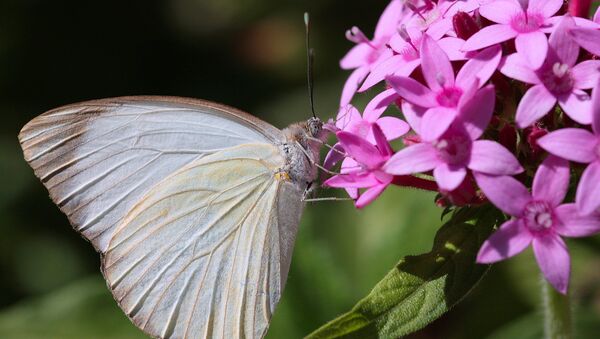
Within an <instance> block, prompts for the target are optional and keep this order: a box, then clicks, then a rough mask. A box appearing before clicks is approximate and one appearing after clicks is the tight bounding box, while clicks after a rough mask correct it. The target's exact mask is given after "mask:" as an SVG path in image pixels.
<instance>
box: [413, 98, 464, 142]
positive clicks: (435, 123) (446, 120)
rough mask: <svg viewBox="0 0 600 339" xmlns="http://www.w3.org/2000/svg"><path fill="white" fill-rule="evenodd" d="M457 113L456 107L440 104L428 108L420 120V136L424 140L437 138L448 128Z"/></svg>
mask: <svg viewBox="0 0 600 339" xmlns="http://www.w3.org/2000/svg"><path fill="white" fill-rule="evenodd" d="M457 114H458V113H457V112H456V109H453V108H448V107H441V106H440V107H434V108H430V109H429V110H428V111H427V112H425V115H424V116H423V120H421V138H422V139H423V140H425V141H433V140H435V139H438V138H439V137H440V136H442V134H444V132H446V131H447V130H448V127H450V125H451V124H452V122H454V119H456V116H457Z"/></svg>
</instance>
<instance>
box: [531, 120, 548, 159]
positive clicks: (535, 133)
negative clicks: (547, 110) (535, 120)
mask: <svg viewBox="0 0 600 339" xmlns="http://www.w3.org/2000/svg"><path fill="white" fill-rule="evenodd" d="M527 132H528V133H527V143H528V144H529V149H530V150H531V157H532V158H533V160H535V159H537V158H538V157H539V156H540V155H541V154H542V152H543V151H544V150H543V149H542V148H541V147H540V145H538V140H539V139H540V138H541V137H543V136H544V135H546V134H548V130H547V129H545V128H541V127H539V126H538V125H537V124H536V125H533V127H531V128H530V129H529V131H527Z"/></svg>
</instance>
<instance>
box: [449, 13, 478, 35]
mask: <svg viewBox="0 0 600 339" xmlns="http://www.w3.org/2000/svg"><path fill="white" fill-rule="evenodd" d="M452 25H453V26H454V31H455V32H456V36H457V37H459V38H461V39H463V40H467V39H469V38H470V37H471V36H473V34H475V33H477V32H479V26H478V25H477V22H476V21H475V19H473V17H471V16H470V15H469V14H467V13H465V12H458V13H456V14H455V15H454V17H453V18H452Z"/></svg>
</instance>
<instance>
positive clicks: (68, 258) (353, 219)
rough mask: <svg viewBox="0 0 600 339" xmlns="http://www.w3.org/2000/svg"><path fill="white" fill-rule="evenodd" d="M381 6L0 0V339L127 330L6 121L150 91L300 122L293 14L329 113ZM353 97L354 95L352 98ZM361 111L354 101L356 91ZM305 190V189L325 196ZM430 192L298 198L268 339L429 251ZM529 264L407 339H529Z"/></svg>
mask: <svg viewBox="0 0 600 339" xmlns="http://www.w3.org/2000/svg"><path fill="white" fill-rule="evenodd" d="M386 4H387V1H381V0H378V1H341V0H311V1H278V0H253V1H248V0H246V1H242V0H172V1H152V0H144V1H142V0H130V1H115V0H105V1H74V0H62V1H47V0H2V1H1V2H0V65H1V66H2V67H0V112H1V113H0V116H1V119H2V120H1V121H2V124H0V174H1V175H0V291H1V293H0V338H27V339H29V338H142V337H143V335H142V334H141V332H139V331H138V330H137V329H136V328H135V327H134V326H133V325H131V324H130V322H129V320H127V318H126V317H125V315H123V314H122V312H121V311H120V310H119V308H118V307H117V306H116V304H115V302H114V301H113V299H112V297H111V295H110V293H109V292H108V291H107V289H106V286H105V283H104V281H103V280H102V277H101V274H100V272H99V269H98V267H99V258H98V255H97V254H96V253H95V252H94V250H93V249H92V247H91V246H90V245H89V244H88V243H87V242H86V241H84V240H83V239H81V238H80V237H79V236H78V235H77V234H76V233H75V232H74V231H72V230H71V228H70V226H69V224H68V221H67V219H66V217H65V216H63V215H62V214H61V213H60V212H59V210H58V208H56V207H55V206H54V204H53V203H52V202H51V201H50V199H49V198H48V194H47V192H46V191H45V189H44V188H43V186H42V185H41V184H40V183H39V182H38V180H37V179H36V178H35V177H34V175H33V173H32V171H31V170H30V168H29V167H28V166H27V165H26V163H25V162H24V160H23V159H22V155H21V150H20V148H19V145H18V142H17V133H18V131H19V130H20V128H21V127H22V126H23V125H24V124H25V123H26V122H27V121H28V120H30V119H31V118H33V117H34V116H36V115H38V114H41V113H42V112H44V111H46V110H48V109H51V108H54V107H57V106H60V105H63V104H67V103H72V102H77V101H81V100H87V99H94V98H102V97H111V96H122V95H136V94H164V95H178V96H190V97H197V98H203V99H208V100H213V101H218V102H223V103H227V104H229V105H232V106H235V107H238V108H240V109H243V110H245V111H248V112H252V113H253V114H255V115H257V116H259V117H261V118H263V119H264V120H266V121H268V122H270V123H272V124H274V125H275V126H278V127H285V126H286V125H287V124H289V123H292V122H295V121H298V120H304V119H306V118H307V117H308V114H309V113H308V112H309V107H308V98H307V94H306V85H305V82H306V80H305V77H306V73H305V72H306V71H305V59H304V55H305V54H304V53H305V50H304V27H303V23H302V13H303V12H304V11H306V10H310V11H311V13H312V18H313V42H314V48H315V50H316V72H315V73H316V101H317V111H318V112H319V114H320V115H321V118H324V119H326V118H329V117H333V116H334V115H335V111H336V107H337V102H338V96H339V94H340V92H341V88H342V85H343V82H344V80H345V77H346V76H347V75H348V73H346V72H343V71H341V70H340V69H339V67H338V60H339V59H340V58H341V57H342V56H343V55H344V53H345V52H346V51H347V50H348V49H349V48H350V47H351V46H352V45H351V43H349V42H348V41H346V40H345V38H344V31H345V30H346V29H347V28H349V27H351V26H352V25H357V26H359V27H361V28H363V29H364V30H365V32H372V31H373V28H374V26H375V23H376V20H377V17H378V15H379V14H380V12H381V11H382V10H383V8H384V7H385V5H386ZM365 98H366V97H365ZM363 104H364V99H363ZM332 194H333V192H331V191H321V195H323V196H328V195H332ZM433 200H434V195H432V194H429V193H423V192H418V191H411V190H404V189H399V188H395V187H392V188H390V189H388V190H387V191H386V192H385V194H384V195H383V197H382V198H381V199H379V200H378V201H376V202H375V203H374V204H372V205H371V206H369V207H367V208H366V209H365V210H362V211H358V210H355V209H354V208H353V207H352V205H351V204H350V203H348V202H337V203H333V202H323V203H317V204H311V205H309V206H308V208H307V210H306V212H305V214H304V217H303V220H302V224H301V227H300V232H299V234H298V240H297V243H296V249H295V253H294V260H293V262H292V267H291V270H290V274H289V280H288V283H287V288H286V291H285V293H284V295H283V298H282V300H281V303H280V304H279V307H278V309H277V312H276V313H275V315H274V318H273V322H272V325H271V329H270V332H269V337H270V338H299V337H301V336H303V335H306V334H308V333H309V332H310V331H312V330H314V329H316V328H317V327H318V326H320V325H321V324H323V323H324V322H326V321H328V320H330V319H332V318H333V317H335V316H336V315H338V314H340V313H342V312H345V311H347V310H348V309H349V308H350V307H352V305H354V303H355V302H357V301H358V300H359V299H360V298H361V297H362V296H364V295H365V294H367V293H368V292H369V290H370V289H371V287H372V286H373V285H374V284H375V283H376V282H377V281H378V280H379V279H381V278H382V277H383V276H384V275H385V274H386V273H387V271H388V270H390V269H391V268H392V266H393V265H394V264H395V263H396V262H397V261H398V259H399V258H400V257H402V256H404V255H408V254H419V253H422V252H426V251H428V250H429V249H430V246H431V244H432V239H433V235H434V234H435V231H436V230H437V228H438V227H439V226H440V224H441V223H440V219H439V215H440V213H441V210H439V209H438V208H437V207H435V206H434V204H433ZM569 246H570V249H571V252H572V255H573V287H572V293H573V298H574V301H575V312H576V314H577V317H576V319H577V336H578V337H580V338H593V337H597V334H598V333H600V270H599V268H600V237H593V238H589V239H585V240H577V241H570V242H569ZM539 288H540V284H539V277H538V269H537V267H536V265H535V262H534V260H533V258H532V255H531V252H530V251H528V252H526V253H524V254H522V255H520V256H518V257H517V258H515V259H513V260H510V261H508V262H506V263H501V264H499V265H496V266H494V267H493V268H492V270H491V271H490V273H489V274H488V275H487V276H486V277H485V278H484V280H483V282H482V283H481V284H479V285H478V286H477V287H476V288H475V290H474V292H473V293H472V294H471V295H469V296H468V297H467V298H466V299H465V300H464V301H463V302H462V303H461V304H460V305H459V306H458V307H456V308H454V309H453V310H452V311H451V312H449V313H448V314H447V315H445V316H444V317H442V318H441V319H439V320H438V321H436V322H434V323H433V324H432V325H430V326H429V327H427V328H426V329H424V330H422V331H420V332H418V333H416V334H414V335H413V337H414V338H486V337H487V338H538V337H540V336H541V321H540V319H539V313H538V311H537V309H538V305H539V304H540V303H541V301H540V299H539V297H538V295H539Z"/></svg>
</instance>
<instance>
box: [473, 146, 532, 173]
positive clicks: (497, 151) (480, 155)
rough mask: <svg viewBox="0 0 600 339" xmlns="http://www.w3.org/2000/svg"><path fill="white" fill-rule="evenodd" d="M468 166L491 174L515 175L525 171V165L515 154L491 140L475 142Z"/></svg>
mask: <svg viewBox="0 0 600 339" xmlns="http://www.w3.org/2000/svg"><path fill="white" fill-rule="evenodd" d="M467 167H469V169H471V170H473V171H477V172H481V173H485V174H491V175H514V174H518V173H521V172H523V167H521V165H520V164H519V161H518V160H517V158H516V157H515V156H514V154H512V153H511V152H510V151H509V150H507V149H506V148H504V146H502V145H500V144H499V143H497V142H495V141H491V140H477V141H475V142H473V146H472V148H471V158H470V160H469V164H468V165H467Z"/></svg>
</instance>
